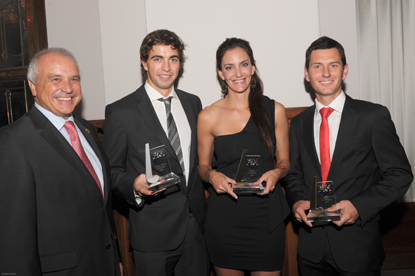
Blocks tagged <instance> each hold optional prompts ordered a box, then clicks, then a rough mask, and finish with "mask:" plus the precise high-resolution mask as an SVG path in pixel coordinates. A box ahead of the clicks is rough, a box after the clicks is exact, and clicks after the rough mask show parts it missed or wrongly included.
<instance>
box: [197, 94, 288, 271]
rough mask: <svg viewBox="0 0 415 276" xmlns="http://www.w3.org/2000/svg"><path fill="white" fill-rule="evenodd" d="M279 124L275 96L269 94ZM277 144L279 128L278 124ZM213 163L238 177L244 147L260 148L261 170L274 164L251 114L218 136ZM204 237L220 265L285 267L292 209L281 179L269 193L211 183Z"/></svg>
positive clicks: (261, 268)
mask: <svg viewBox="0 0 415 276" xmlns="http://www.w3.org/2000/svg"><path fill="white" fill-rule="evenodd" d="M264 101H265V103H266V105H267V108H268V110H269V112H270V114H271V115H270V119H271V124H272V125H274V121H275V120H274V112H275V111H274V110H275V106H274V101H273V100H270V99H269V98H268V97H265V96H264ZM273 134H274V135H273V137H274V145H275V133H274V129H273ZM214 143H215V150H214V158H215V159H216V161H215V162H214V168H216V170H217V171H219V172H222V173H223V174H225V175H226V176H228V177H230V178H232V179H234V178H235V174H236V171H237V169H238V165H239V160H240V158H241V154H242V151H243V149H247V150H248V152H247V154H248V155H249V154H260V155H261V159H260V175H262V174H263V173H265V172H267V171H269V170H272V169H273V168H274V161H273V158H272V156H271V154H270V153H269V151H268V149H267V147H266V146H265V144H264V143H262V142H261V140H260V136H259V132H258V129H257V127H256V125H255V123H254V121H253V120H252V118H250V119H249V121H248V123H247V124H246V126H245V128H244V129H243V130H242V131H241V132H239V133H235V134H230V135H223V136H218V137H216V138H215V142H214ZM208 190H209V198H208V199H207V213H206V223H205V238H206V243H207V247H208V251H209V255H210V258H211V261H212V263H213V264H214V265H215V266H218V267H222V268H228V269H238V270H253V271H276V270H280V269H281V268H282V262H283V256H284V244H285V223H284V219H285V217H286V216H287V215H288V213H289V207H288V204H287V202H286V200H285V197H284V194H283V192H282V189H281V186H280V184H278V185H277V186H276V188H275V190H274V192H272V193H271V194H269V195H266V196H257V195H238V200H235V199H234V198H232V197H231V196H229V195H228V194H220V195H219V194H217V193H216V192H215V190H214V189H213V187H212V186H210V187H209V189H208Z"/></svg>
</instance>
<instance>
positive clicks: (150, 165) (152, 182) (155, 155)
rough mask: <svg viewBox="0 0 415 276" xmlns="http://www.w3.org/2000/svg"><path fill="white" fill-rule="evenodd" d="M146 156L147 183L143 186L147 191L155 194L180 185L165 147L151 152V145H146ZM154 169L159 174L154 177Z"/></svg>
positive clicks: (159, 147)
mask: <svg viewBox="0 0 415 276" xmlns="http://www.w3.org/2000/svg"><path fill="white" fill-rule="evenodd" d="M145 155H146V159H145V160H146V178H147V183H143V186H144V187H145V188H146V189H148V190H150V191H153V192H155V191H158V190H161V189H163V188H167V187H170V186H172V185H175V184H177V183H180V177H178V176H177V175H176V174H175V173H174V172H172V171H171V169H170V165H169V160H168V159H167V156H166V148H165V146H164V145H161V146H158V147H155V148H153V149H151V150H150V145H149V144H148V143H147V144H146V145H145ZM153 169H154V170H155V171H156V172H157V173H158V174H156V175H153ZM159 174H160V175H161V176H160V175H159Z"/></svg>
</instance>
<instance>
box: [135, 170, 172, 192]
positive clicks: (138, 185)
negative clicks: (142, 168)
mask: <svg viewBox="0 0 415 276" xmlns="http://www.w3.org/2000/svg"><path fill="white" fill-rule="evenodd" d="M143 183H144V184H147V178H146V175H145V174H140V175H139V176H138V177H137V178H136V179H135V180H134V190H135V191H136V192H137V194H138V195H139V196H141V197H146V196H155V195H158V194H159V193H160V192H162V191H164V190H165V189H166V188H163V189H160V190H158V191H155V192H153V191H150V190H147V189H146V188H144V185H143Z"/></svg>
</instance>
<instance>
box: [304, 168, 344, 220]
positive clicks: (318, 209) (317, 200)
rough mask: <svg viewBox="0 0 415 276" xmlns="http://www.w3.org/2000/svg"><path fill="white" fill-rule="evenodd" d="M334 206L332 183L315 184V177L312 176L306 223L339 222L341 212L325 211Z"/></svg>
mask: <svg viewBox="0 0 415 276" xmlns="http://www.w3.org/2000/svg"><path fill="white" fill-rule="evenodd" d="M334 204H336V198H335V195H334V187H333V181H321V182H317V177H316V176H314V177H313V183H312V186H311V200H310V211H309V212H308V214H307V221H309V222H330V221H339V220H341V215H342V211H341V210H336V211H328V210H327V209H328V208H330V207H331V206H332V205H334Z"/></svg>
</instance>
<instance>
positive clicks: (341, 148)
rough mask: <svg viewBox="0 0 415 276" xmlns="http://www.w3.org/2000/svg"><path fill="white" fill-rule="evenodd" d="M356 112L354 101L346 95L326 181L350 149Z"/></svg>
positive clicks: (333, 174) (332, 175)
mask: <svg viewBox="0 0 415 276" xmlns="http://www.w3.org/2000/svg"><path fill="white" fill-rule="evenodd" d="M357 115H358V111H357V110H356V109H355V108H354V101H353V99H352V98H350V97H349V96H347V95H346V102H345V104H344V108H343V112H342V117H341V121H340V126H339V133H338V134H337V140H336V146H335V148H334V152H333V158H332V161H331V166H330V171H329V174H328V177H327V179H333V178H334V176H335V174H336V171H337V169H338V168H339V166H340V164H341V161H342V159H343V157H344V154H345V153H346V151H347V149H348V148H349V147H350V143H351V142H352V140H353V135H354V132H355V127H354V125H355V122H356V120H357Z"/></svg>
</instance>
